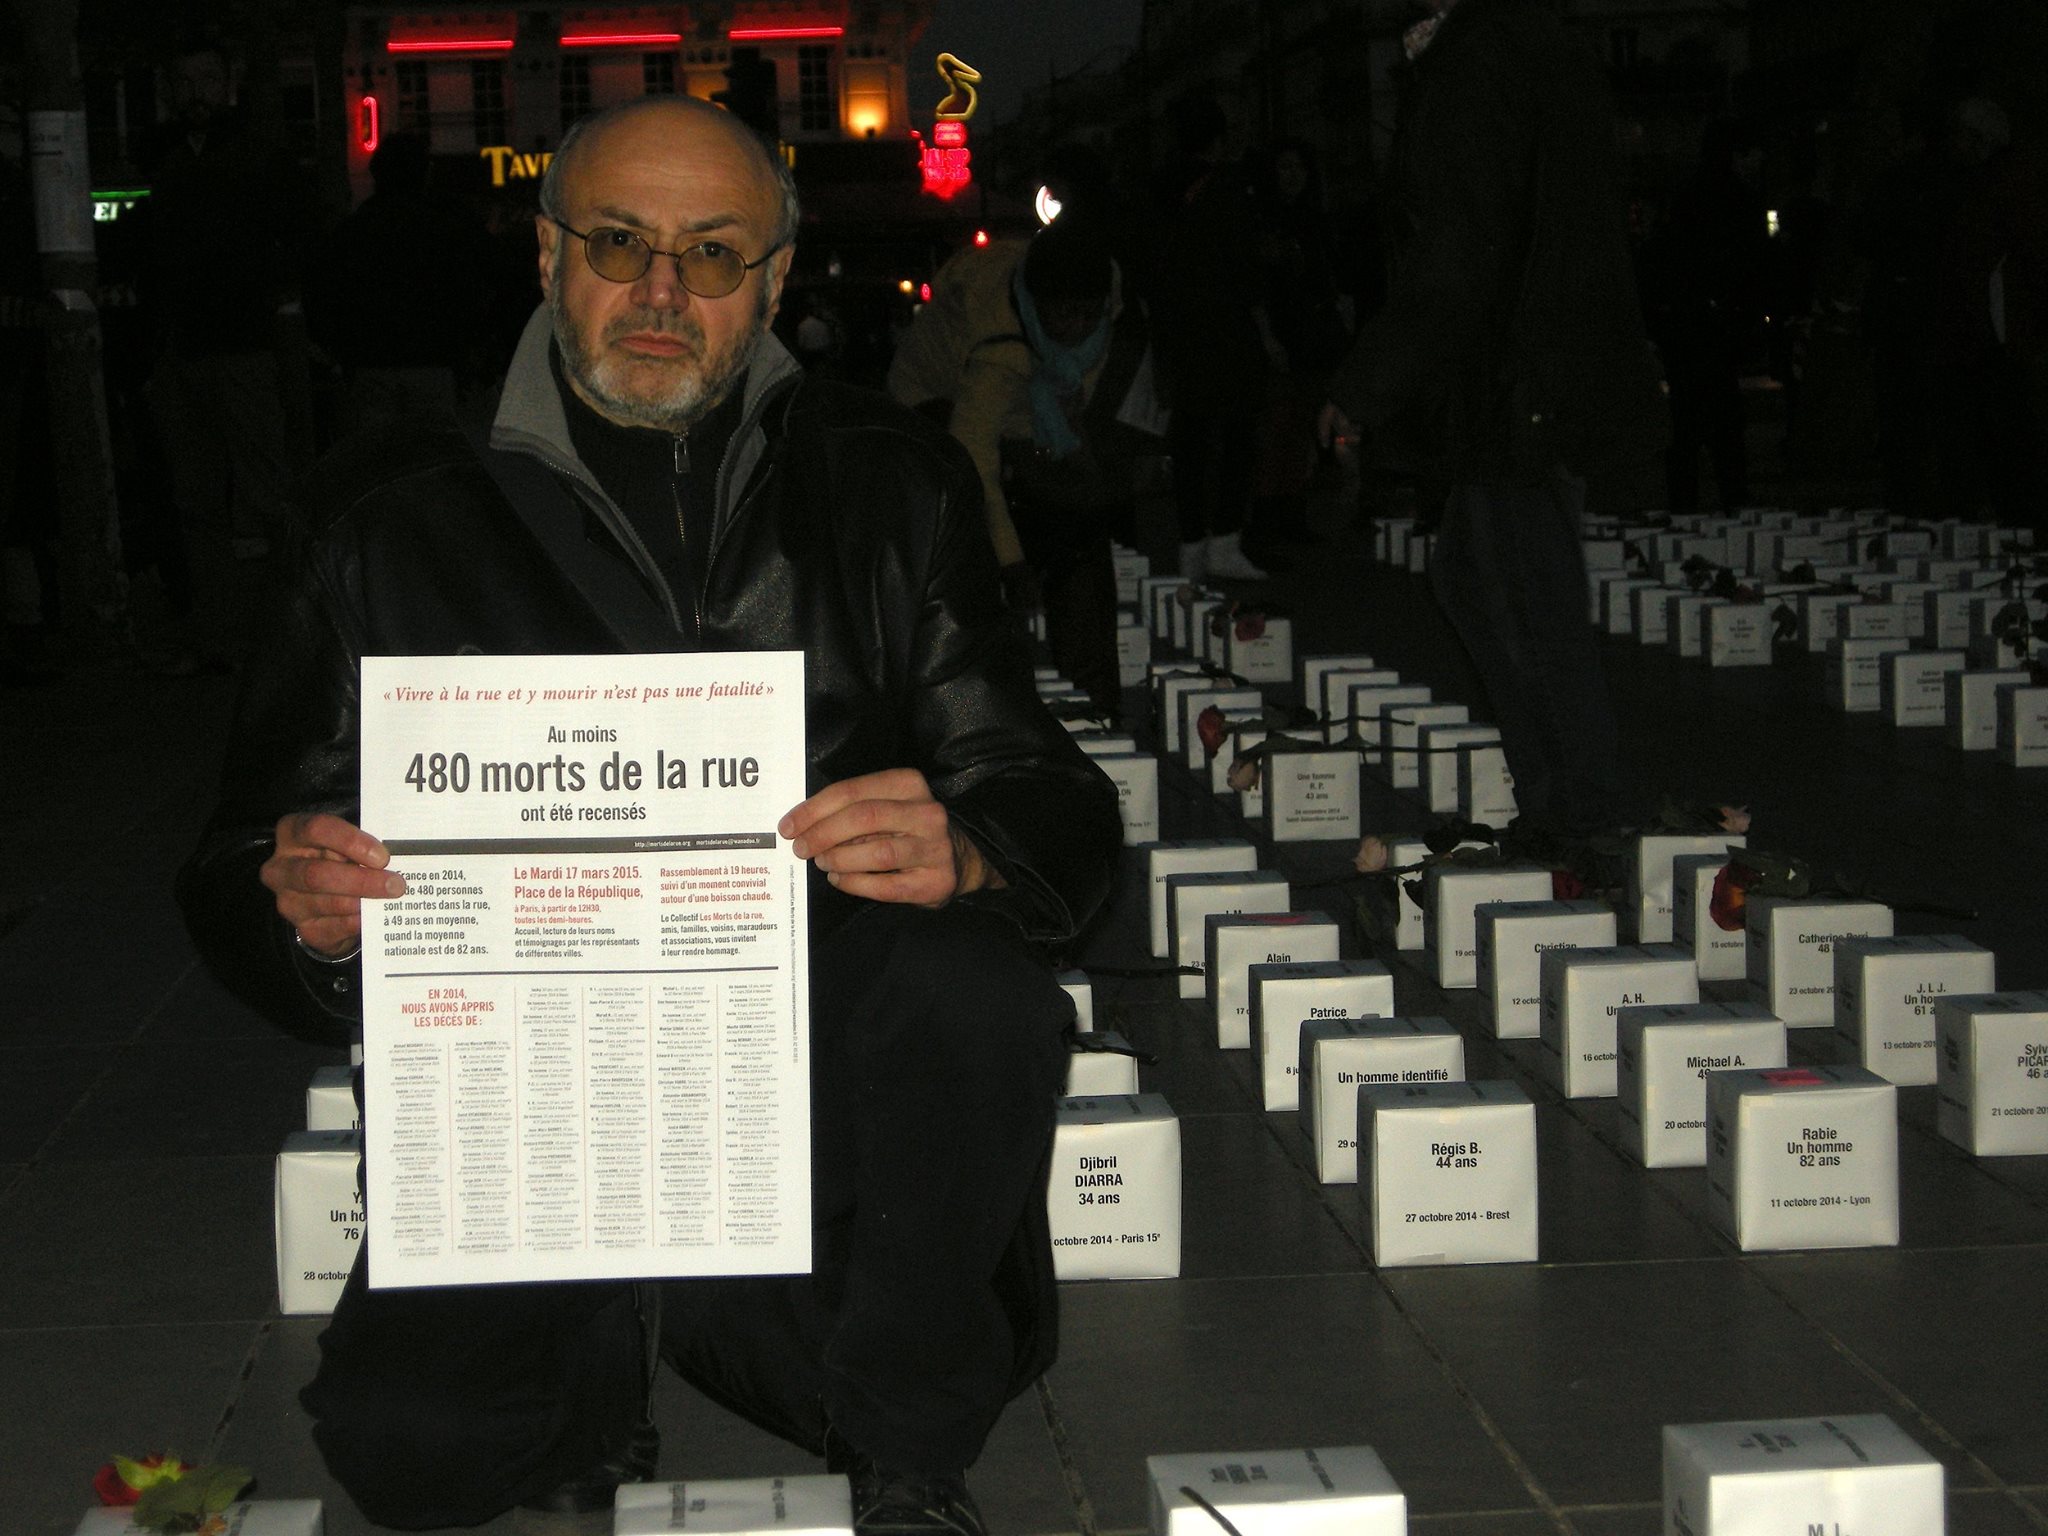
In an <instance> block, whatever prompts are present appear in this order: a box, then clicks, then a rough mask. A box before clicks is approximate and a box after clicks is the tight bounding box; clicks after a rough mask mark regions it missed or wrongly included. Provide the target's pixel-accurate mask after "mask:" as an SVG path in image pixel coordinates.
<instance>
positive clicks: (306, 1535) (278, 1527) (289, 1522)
mask: <svg viewBox="0 0 2048 1536" xmlns="http://www.w3.org/2000/svg"><path fill="white" fill-rule="evenodd" d="M839 1481H840V1482H841V1483H842V1484H844V1482H845V1479H844V1478H841V1479H840V1480H839ZM218 1518H219V1521H220V1524H219V1525H218V1526H217V1527H208V1529H209V1530H217V1531H218V1532H219V1536H321V1533H322V1532H324V1531H325V1530H326V1529H327V1521H326V1516H325V1512H324V1511H323V1510H322V1509H321V1506H320V1501H319V1500H318V1499H237V1500H236V1501H235V1502H234V1503H232V1504H230V1505H229V1506H228V1507H227V1508H226V1509H224V1510H222V1511H221V1512H220V1515H219V1517H218ZM72 1536H148V1533H147V1532H145V1531H144V1530H143V1528H142V1527H141V1526H139V1525H137V1524H136V1523H135V1510H134V1508H133V1507H132V1506H131V1507H129V1508H125V1509H110V1508H105V1507H102V1508H100V1509H89V1510H87V1511H86V1513H85V1518H84V1519H82V1520H80V1521H79V1522H78V1529H77V1530H76V1531H74V1532H73V1533H72Z"/></svg>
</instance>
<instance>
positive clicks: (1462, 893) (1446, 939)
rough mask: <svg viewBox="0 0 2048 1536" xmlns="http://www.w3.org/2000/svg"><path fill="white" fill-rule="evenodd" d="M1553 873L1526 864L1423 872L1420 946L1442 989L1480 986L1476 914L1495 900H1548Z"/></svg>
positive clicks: (1443, 866) (1434, 868) (1435, 868)
mask: <svg viewBox="0 0 2048 1536" xmlns="http://www.w3.org/2000/svg"><path fill="white" fill-rule="evenodd" d="M1550 895H1551V879H1550V871H1549V870H1547V869H1531V868H1529V867H1528V866H1526V865H1499V864H1481V865H1476V866H1475V865H1461V864H1432V865H1431V866H1430V867H1429V868H1428V869H1427V870H1425V871H1424V872H1423V884H1422V921H1423V928H1422V947H1423V949H1424V950H1426V951H1427V952H1428V954H1429V956H1430V959H1431V962H1432V964H1431V974H1432V975H1433V976H1434V977H1435V978H1436V984H1437V985H1438V986H1440V987H1446V988H1450V987H1476V986H1478V985H1479V922H1478V918H1477V917H1476V916H1475V915H1474V914H1475V912H1476V910H1477V909H1478V908H1480V907H1483V906H1485V905H1486V904H1487V903H1489V902H1495V901H1548V900H1549V899H1550Z"/></svg>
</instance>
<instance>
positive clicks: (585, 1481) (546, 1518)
mask: <svg viewBox="0 0 2048 1536" xmlns="http://www.w3.org/2000/svg"><path fill="white" fill-rule="evenodd" d="M660 1456H661V1433H660V1431H659V1430H657V1429H656V1428H655V1427H654V1421H653V1420H652V1419H642V1420H641V1421H640V1422H639V1423H638V1424H636V1425H634V1426H633V1433H632V1434H631V1436H629V1437H628V1439H627V1441H626V1443H625V1445H624V1446H622V1447H621V1448H620V1449H619V1450H617V1451H615V1452H614V1453H613V1454H612V1455H610V1456H607V1457H606V1458H605V1459H604V1460H603V1461H601V1462H599V1463H598V1464H597V1465H596V1466H594V1467H592V1468H591V1469H590V1470H589V1471H587V1472H585V1473H584V1474H583V1475H582V1476H581V1477H575V1478H571V1479H570V1480H569V1481H568V1482H566V1483H563V1484H561V1485H560V1486H559V1487H557V1488H554V1489H551V1490H550V1491H548V1492H547V1493H545V1494H542V1495H541V1496H540V1497H539V1498H537V1499H529V1500H528V1501H527V1502H526V1503H524V1504H521V1505H520V1506H519V1508H518V1510H517V1512H516V1514H515V1517H514V1520H513V1529H514V1530H515V1531H517V1532H518V1533H519V1536H584V1533H585V1532H590V1533H593V1536H604V1533H608V1532H609V1531H610V1530H611V1528H612V1524H611V1521H612V1505H613V1503H614V1502H616V1500H617V1499H618V1495H619V1485H620V1484H621V1483H644V1482H646V1481H647V1480H648V1479H649V1478H650V1477H652V1476H654V1466H655V1463H656V1461H658V1460H659V1459H660Z"/></svg>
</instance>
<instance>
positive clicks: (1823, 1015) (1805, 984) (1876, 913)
mask: <svg viewBox="0 0 2048 1536" xmlns="http://www.w3.org/2000/svg"><path fill="white" fill-rule="evenodd" d="M1743 913H1744V922H1745V924H1746V925H1747V929H1748V934H1749V949H1748V956H1747V958H1748V973H1749V985H1750V990H1751V992H1752V993H1753V994H1754V996H1755V1000H1756V1001H1757V1002H1758V1003H1761V1004H1762V1005H1763V1006H1764V1007H1766V1008H1768V1009H1770V1011H1771V1012H1772V1013H1773V1014H1775V1015H1776V1016H1777V1017H1779V1018H1781V1019H1783V1020H1784V1021H1785V1025H1786V1027H1787V1028H1788V1029H1820V1028H1825V1027H1827V1026H1829V1025H1832V1024H1833V1023H1834V1022H1835V945H1836V944H1838V943H1840V942H1841V941H1842V940H1843V939H1850V938H1882V937H1887V936H1889V935H1890V933H1891V931H1892V910H1891V908H1890V907H1887V906H1883V905H1881V904H1880V903H1878V902H1875V901H1842V900H1837V899H1835V898H1833V897H1828V896H1752V897H1750V898H1749V900H1748V902H1747V904H1746V905H1745V906H1744V909H1743Z"/></svg>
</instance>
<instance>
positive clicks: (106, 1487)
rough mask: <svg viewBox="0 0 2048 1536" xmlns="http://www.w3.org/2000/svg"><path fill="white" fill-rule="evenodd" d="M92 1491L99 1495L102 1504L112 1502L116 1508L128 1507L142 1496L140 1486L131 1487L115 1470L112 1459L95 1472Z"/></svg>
mask: <svg viewBox="0 0 2048 1536" xmlns="http://www.w3.org/2000/svg"><path fill="white" fill-rule="evenodd" d="M92 1491H93V1492H94V1493H96V1494H98V1495H99V1500H100V1502H101V1503H102V1504H110V1505H112V1506H113V1507H114V1508H116V1509H126V1508H127V1507H128V1506H129V1505H130V1504H133V1503H134V1502H135V1501H136V1500H137V1499H139V1498H141V1497H142V1490H141V1489H140V1488H130V1487H129V1486H128V1485H127V1484H126V1483H125V1482H123V1481H122V1480H121V1474H120V1473H119V1472H117V1471H115V1470H114V1464H113V1463H112V1462H111V1461H110V1462H107V1463H105V1464H104V1465H103V1466H101V1468H100V1469H99V1471H97V1472H95V1473H93V1475H92Z"/></svg>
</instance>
